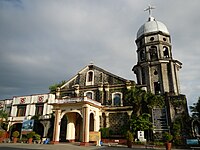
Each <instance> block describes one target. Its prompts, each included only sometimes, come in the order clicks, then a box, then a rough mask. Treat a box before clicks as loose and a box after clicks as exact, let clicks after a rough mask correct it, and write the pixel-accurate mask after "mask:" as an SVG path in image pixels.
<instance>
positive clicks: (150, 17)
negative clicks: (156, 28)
mask: <svg viewBox="0 0 200 150" xmlns="http://www.w3.org/2000/svg"><path fill="white" fill-rule="evenodd" d="M152 9H155V7H153V6H151V5H149V6H148V8H146V9H144V11H149V19H148V21H153V20H155V19H154V18H153V17H152V16H151V14H152Z"/></svg>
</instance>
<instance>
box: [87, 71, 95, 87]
mask: <svg viewBox="0 0 200 150" xmlns="http://www.w3.org/2000/svg"><path fill="white" fill-rule="evenodd" d="M86 85H94V71H92V70H90V71H88V72H87V75H86Z"/></svg>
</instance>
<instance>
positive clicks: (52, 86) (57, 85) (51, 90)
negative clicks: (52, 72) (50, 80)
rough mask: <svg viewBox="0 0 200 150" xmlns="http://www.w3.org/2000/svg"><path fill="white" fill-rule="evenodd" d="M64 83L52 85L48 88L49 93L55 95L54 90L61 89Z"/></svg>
mask: <svg viewBox="0 0 200 150" xmlns="http://www.w3.org/2000/svg"><path fill="white" fill-rule="evenodd" d="M65 83H66V81H61V82H60V83H56V84H53V85H51V86H49V90H50V93H52V94H55V93H56V89H57V88H58V87H61V86H62V85H64V84H65Z"/></svg>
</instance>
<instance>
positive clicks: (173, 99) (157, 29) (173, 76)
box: [2, 7, 188, 145]
mask: <svg viewBox="0 0 200 150" xmlns="http://www.w3.org/2000/svg"><path fill="white" fill-rule="evenodd" d="M148 10H149V11H151V7H149V8H148ZM135 42H136V45H137V50H136V56H137V63H136V65H134V67H133V69H132V70H133V72H134V73H135V74H136V77H137V83H135V82H134V81H131V80H128V79H124V78H122V77H119V76H117V75H115V74H112V73H110V72H108V71H106V70H104V69H102V68H100V67H98V66H96V65H94V64H92V63H91V64H89V65H87V66H85V67H84V68H83V69H81V70H80V71H78V73H77V74H75V75H74V76H73V77H72V78H71V79H69V80H67V81H66V82H65V84H63V85H62V86H60V87H58V88H57V89H56V92H55V94H40V95H30V96H20V97H14V98H13V99H11V100H5V101H2V105H4V106H3V108H4V109H5V110H7V109H8V108H9V111H10V117H9V119H8V120H9V128H10V127H11V126H14V125H15V124H16V123H18V124H19V123H21V124H22V122H23V121H24V120H25V119H31V117H33V116H35V115H38V114H39V116H40V117H39V119H40V120H41V123H40V126H41V129H42V130H41V131H40V133H41V136H42V137H45V138H46V137H48V136H52V139H51V140H52V142H53V143H58V142H62V141H69V142H74V141H80V142H81V145H88V143H89V142H90V135H91V134H92V132H98V131H99V130H100V128H109V129H110V132H111V134H112V135H113V137H117V136H118V135H122V134H123V130H124V128H126V127H127V125H128V121H129V119H130V118H131V115H132V113H133V106H132V105H130V103H128V102H127V101H126V92H127V90H129V89H131V87H135V86H138V87H141V88H142V89H145V90H146V91H147V92H151V93H153V94H155V95H162V96H164V98H165V107H164V108H153V110H152V114H151V115H152V123H153V126H154V131H153V132H154V133H158V134H160V133H162V132H164V131H171V130H172V125H173V123H174V122H175V121H176V119H177V118H179V119H180V118H184V117H186V116H188V110H187V101H186V97H185V95H182V94H181V93H180V84H179V75H178V71H179V70H180V69H181V67H182V63H181V62H180V61H178V60H176V59H174V58H173V55H172V54H173V50H172V45H171V37H170V33H169V31H168V29H167V27H166V26H165V24H163V23H162V22H160V21H157V20H156V19H155V18H154V17H152V16H151V14H150V15H149V18H148V20H147V22H145V23H144V24H143V25H142V26H141V27H140V28H139V30H138V32H137V36H136V40H135ZM130 65H131V64H130ZM3 102H4V103H3ZM52 114H53V117H54V123H53V124H51V123H52V122H51V118H52ZM18 127H20V125H18ZM127 128H130V127H127ZM183 128H184V127H183ZM10 129H11V128H10ZM49 131H51V132H52V133H51V134H50V133H49Z"/></svg>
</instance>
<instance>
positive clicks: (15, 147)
mask: <svg viewBox="0 0 200 150" xmlns="http://www.w3.org/2000/svg"><path fill="white" fill-rule="evenodd" d="M156 149H159V150H165V148H156ZM0 150H147V149H146V148H145V147H144V146H137V147H133V148H127V147H126V146H123V145H118V146H117V145H116V146H100V147H97V146H88V147H84V146H79V144H78V143H73V144H72V143H65V144H55V145H52V144H25V143H16V144H14V143H0ZM173 150H178V149H173ZM181 150H189V149H181ZM190 150H191V149H190Z"/></svg>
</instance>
